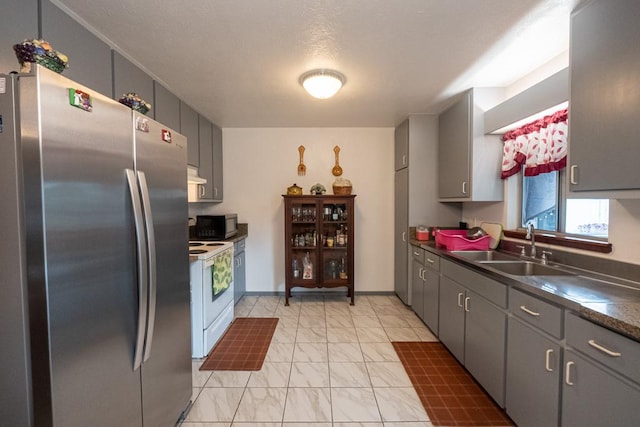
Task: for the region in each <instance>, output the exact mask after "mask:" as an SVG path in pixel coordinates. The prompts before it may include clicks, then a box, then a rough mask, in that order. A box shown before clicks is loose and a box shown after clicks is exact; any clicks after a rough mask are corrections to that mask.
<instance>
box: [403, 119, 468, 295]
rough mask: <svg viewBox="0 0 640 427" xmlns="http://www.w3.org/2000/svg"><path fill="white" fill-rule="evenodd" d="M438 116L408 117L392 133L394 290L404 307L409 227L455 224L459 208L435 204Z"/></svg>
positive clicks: (407, 278)
mask: <svg viewBox="0 0 640 427" xmlns="http://www.w3.org/2000/svg"><path fill="white" fill-rule="evenodd" d="M437 150H438V117H437V116H435V115H427V114H419V115H418V114H416V115H411V116H409V117H408V118H407V119H406V120H405V121H403V122H402V123H400V124H399V125H398V126H397V127H396V130H395V159H396V162H395V169H396V172H395V174H396V177H395V236H394V240H395V245H396V246H395V284H396V285H395V290H396V293H397V294H398V296H400V298H401V299H402V301H403V302H404V303H405V304H411V303H412V297H411V292H410V290H409V289H408V288H409V287H410V286H409V283H408V280H409V274H408V270H409V268H410V266H409V263H408V251H409V248H408V244H407V242H408V240H409V236H408V233H409V227H415V226H417V225H439V226H452V225H457V223H458V221H460V218H461V216H462V208H461V205H460V204H456V203H439V202H438V201H437V199H438V194H437V192H438V190H437V171H438V159H437V156H436V154H435V153H436V152H437Z"/></svg>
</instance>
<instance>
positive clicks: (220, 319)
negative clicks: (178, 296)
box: [189, 241, 234, 358]
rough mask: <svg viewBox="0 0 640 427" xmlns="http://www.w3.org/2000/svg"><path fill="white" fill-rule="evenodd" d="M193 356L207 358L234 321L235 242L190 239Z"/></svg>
mask: <svg viewBox="0 0 640 427" xmlns="http://www.w3.org/2000/svg"><path fill="white" fill-rule="evenodd" d="M189 260H190V261H191V262H190V284H191V355H192V357H194V358H201V357H205V356H206V355H207V354H208V353H209V351H210V350H211V348H213V346H214V345H215V344H216V342H218V340H219V339H220V337H221V336H222V334H224V332H225V331H226V330H227V328H228V327H229V325H230V324H231V322H232V321H233V306H234V304H233V270H234V269H233V243H231V242H211V241H194V242H189Z"/></svg>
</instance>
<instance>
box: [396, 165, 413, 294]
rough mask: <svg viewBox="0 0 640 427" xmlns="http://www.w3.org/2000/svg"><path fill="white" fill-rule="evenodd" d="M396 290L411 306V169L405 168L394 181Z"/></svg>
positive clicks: (397, 173)
mask: <svg viewBox="0 0 640 427" xmlns="http://www.w3.org/2000/svg"><path fill="white" fill-rule="evenodd" d="M394 189H395V203H394V213H395V215H394V232H393V253H394V256H393V258H394V265H395V269H394V290H395V293H396V295H398V297H399V298H400V299H401V300H402V302H404V303H405V304H408V305H410V304H411V296H410V290H409V288H410V286H409V271H408V270H409V243H408V238H407V233H408V232H409V169H408V168H404V169H401V170H399V171H397V172H396V173H395V181H394Z"/></svg>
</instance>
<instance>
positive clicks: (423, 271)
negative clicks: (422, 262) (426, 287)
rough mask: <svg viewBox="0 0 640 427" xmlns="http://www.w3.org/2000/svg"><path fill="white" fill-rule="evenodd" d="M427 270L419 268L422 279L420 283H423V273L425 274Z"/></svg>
mask: <svg viewBox="0 0 640 427" xmlns="http://www.w3.org/2000/svg"><path fill="white" fill-rule="evenodd" d="M426 272H427V270H425V269H424V268H422V267H421V268H420V278H421V279H422V281H423V282H424V280H425V278H424V273H426Z"/></svg>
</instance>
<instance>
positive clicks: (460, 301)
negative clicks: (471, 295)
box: [458, 292, 464, 307]
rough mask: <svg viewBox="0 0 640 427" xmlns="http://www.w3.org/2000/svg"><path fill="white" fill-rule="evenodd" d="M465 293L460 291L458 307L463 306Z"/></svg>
mask: <svg viewBox="0 0 640 427" xmlns="http://www.w3.org/2000/svg"><path fill="white" fill-rule="evenodd" d="M463 295H464V294H463V293H462V292H458V307H462V296H463Z"/></svg>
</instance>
